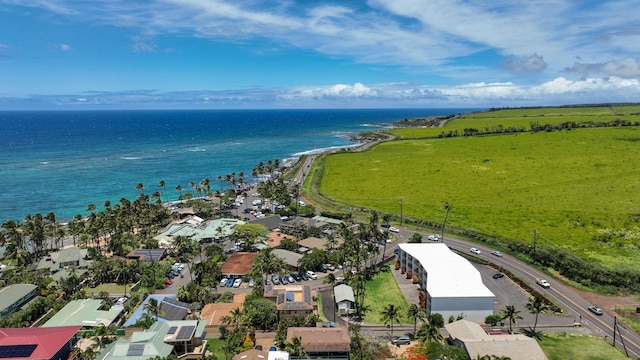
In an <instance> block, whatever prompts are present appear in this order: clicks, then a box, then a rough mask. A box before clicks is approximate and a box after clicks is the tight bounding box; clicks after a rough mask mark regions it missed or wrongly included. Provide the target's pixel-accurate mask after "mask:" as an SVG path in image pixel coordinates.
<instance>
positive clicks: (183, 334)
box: [176, 326, 196, 340]
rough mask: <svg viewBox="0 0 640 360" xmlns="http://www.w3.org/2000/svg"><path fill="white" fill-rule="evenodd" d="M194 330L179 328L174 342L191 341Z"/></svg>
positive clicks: (190, 327) (188, 327) (192, 327)
mask: <svg viewBox="0 0 640 360" xmlns="http://www.w3.org/2000/svg"><path fill="white" fill-rule="evenodd" d="M195 330H196V327H195V326H183V327H182V328H180V331H178V335H177V336H176V340H191V337H193V332H194V331H195Z"/></svg>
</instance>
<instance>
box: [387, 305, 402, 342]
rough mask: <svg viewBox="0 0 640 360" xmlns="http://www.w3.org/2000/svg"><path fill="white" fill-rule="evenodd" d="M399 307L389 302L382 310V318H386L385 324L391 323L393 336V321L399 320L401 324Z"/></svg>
mask: <svg viewBox="0 0 640 360" xmlns="http://www.w3.org/2000/svg"><path fill="white" fill-rule="evenodd" d="M399 315H400V314H399V313H398V308H397V307H396V306H395V305H393V304H388V305H387V306H385V307H384V309H383V310H382V320H384V323H385V325H389V324H390V325H391V336H393V323H395V322H397V323H398V325H401V324H400V318H399Z"/></svg>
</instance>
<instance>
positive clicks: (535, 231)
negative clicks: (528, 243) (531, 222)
mask: <svg viewBox="0 0 640 360" xmlns="http://www.w3.org/2000/svg"><path fill="white" fill-rule="evenodd" d="M536 241H538V230H537V229H533V254H534V255H535V254H536Z"/></svg>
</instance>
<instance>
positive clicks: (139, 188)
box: [136, 183, 144, 194]
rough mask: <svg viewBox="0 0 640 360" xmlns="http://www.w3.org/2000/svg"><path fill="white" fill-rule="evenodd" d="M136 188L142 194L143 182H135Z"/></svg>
mask: <svg viewBox="0 0 640 360" xmlns="http://www.w3.org/2000/svg"><path fill="white" fill-rule="evenodd" d="M136 190H140V192H141V193H142V194H144V184H142V183H137V184H136Z"/></svg>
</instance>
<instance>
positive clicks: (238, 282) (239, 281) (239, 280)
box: [233, 278, 242, 288]
mask: <svg viewBox="0 0 640 360" xmlns="http://www.w3.org/2000/svg"><path fill="white" fill-rule="evenodd" d="M240 284H242V279H240V278H237V279H236V280H235V281H234V282H233V287H235V288H237V287H240Z"/></svg>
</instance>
